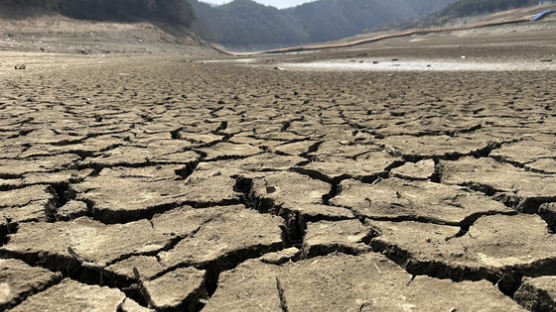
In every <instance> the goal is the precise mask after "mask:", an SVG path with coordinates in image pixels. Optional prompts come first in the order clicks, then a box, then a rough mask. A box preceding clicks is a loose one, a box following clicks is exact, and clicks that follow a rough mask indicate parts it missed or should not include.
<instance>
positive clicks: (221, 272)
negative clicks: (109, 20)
mask: <svg viewBox="0 0 556 312" xmlns="http://www.w3.org/2000/svg"><path fill="white" fill-rule="evenodd" d="M517 29H518V30H519V28H517ZM521 30H524V29H521ZM551 33H552V32H551V31H547V32H544V35H543V34H541V32H539V35H538V37H537V38H538V39H535V40H534V39H531V40H530V41H528V42H529V43H523V45H525V46H543V47H545V48H543V49H541V50H536V49H526V48H523V49H522V48H520V46H521V43H518V44H515V47H516V48H515V50H512V49H508V48H505V49H503V48H501V47H500V45H499V44H498V43H492V44H491V45H490V46H489V45H488V44H485V43H480V42H478V41H479V38H475V39H473V40H471V39H469V41H465V42H466V43H465V49H467V50H465V51H464V52H462V51H461V50H459V49H457V48H455V47H452V46H451V45H452V44H453V43H454V42H455V41H454V40H455V39H454V38H453V37H455V36H456V35H455V34H453V35H452V36H451V37H449V38H448V37H445V36H442V35H441V36H438V37H433V36H426V37H424V38H423V39H424V41H425V42H424V43H423V45H418V46H413V48H412V49H410V48H408V47H405V46H399V44H401V43H403V42H402V41H401V39H400V40H398V41H392V42H391V48H388V47H387V46H386V43H381V44H380V45H378V46H377V45H368V46H363V47H358V48H357V50H354V49H351V50H346V51H340V50H338V51H331V52H324V53H320V54H317V53H308V54H298V55H293V56H287V57H278V56H271V57H265V58H260V59H257V60H255V66H253V64H247V65H246V64H237V62H230V59H229V58H223V60H224V62H222V61H220V62H207V61H191V60H188V59H186V58H184V57H154V56H153V57H144V56H141V57H118V56H112V57H106V56H98V55H96V56H95V55H92V56H91V55H89V56H82V55H81V56H78V55H67V54H20V53H15V52H10V53H7V52H2V57H3V60H4V61H3V63H2V66H1V67H0V69H1V72H2V77H1V79H2V80H1V81H2V92H1V93H0V137H1V138H2V139H1V151H2V153H1V154H0V158H1V159H0V212H1V213H2V220H1V221H0V222H1V223H0V235H1V238H2V243H1V246H0V255H1V257H2V258H3V259H2V260H0V266H1V268H2V269H1V270H0V276H2V279H0V290H1V291H0V309H9V310H10V311H59V310H72V311H76V310H79V311H148V310H149V309H153V310H156V311H183V310H186V311H199V310H201V309H202V310H203V311H290V312H294V311H404V312H405V311H458V312H459V311H522V310H531V311H555V310H556V287H555V286H556V279H555V276H556V236H554V231H555V230H556V206H555V205H556V176H555V175H556V113H555V111H556V104H555V102H554V98H555V97H556V88H555V86H554V83H555V81H554V71H553V70H537V71H519V72H512V71H497V72H487V71H481V70H475V71H465V72H449V71H447V72H426V71H423V72H413V71H406V72H396V73H393V72H349V71H348V72H346V71H332V72H329V71H317V72H304V71H288V70H275V69H273V68H274V66H275V64H276V63H280V62H291V61H294V62H299V61H307V60H311V59H313V58H314V59H319V60H326V59H331V58H344V59H346V58H348V59H349V58H351V57H357V56H356V55H357V54H361V53H366V57H375V56H378V55H382V56H384V57H390V58H399V57H413V58H423V57H425V56H424V53H425V52H424V51H425V50H424V47H425V46H429V45H428V43H427V40H429V41H430V40H432V41H434V42H435V43H436V44H435V45H430V49H429V50H426V51H428V52H427V53H431V54H433V55H442V57H446V58H458V57H460V56H461V54H462V53H465V54H466V55H471V54H470V52H472V51H477V52H476V57H477V58H481V57H483V56H484V57H485V58H488V57H493V58H494V57H499V58H503V59H504V60H509V61H511V60H518V59H521V60H523V59H527V58H531V59H535V60H539V59H540V58H543V59H545V58H547V57H548V58H550V57H552V56H554V42H553V40H554V38H553V37H552V36H551ZM460 35H461V34H460ZM491 35H492V36H495V37H496V36H498V37H497V38H500V39H502V36H499V35H498V34H496V32H492V33H491ZM515 36H517V37H511V36H508V37H506V43H503V46H504V47H508V46H512V44H510V43H511V42H515V39H517V38H522V37H521V36H523V35H522V34H521V33H519V32H518V33H516V34H515ZM512 39H514V40H512ZM406 41H407V38H406ZM415 42H416V41H415ZM420 42H423V41H420ZM442 42H444V43H445V45H443V44H441V43H442ZM508 42H509V43H508ZM404 44H405V43H404ZM502 50H503V51H504V53H506V54H502V55H500V54H499V52H500V51H502ZM388 51H389V52H388ZM412 51H413V53H412ZM354 54H355V55H354ZM431 58H432V57H431ZM429 59H430V58H429ZM16 64H27V66H26V69H25V70H14V69H13V66H15V65H16ZM261 64H262V65H268V66H261Z"/></svg>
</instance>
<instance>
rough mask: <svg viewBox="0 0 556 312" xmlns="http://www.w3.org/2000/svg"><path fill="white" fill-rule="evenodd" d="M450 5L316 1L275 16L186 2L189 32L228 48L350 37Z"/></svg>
mask: <svg viewBox="0 0 556 312" xmlns="http://www.w3.org/2000/svg"><path fill="white" fill-rule="evenodd" d="M454 1H455V0H426V1H423V0H388V1H384V0H320V1H315V2H310V3H306V4H303V5H300V6H297V7H294V8H289V9H284V10H278V9H276V8H274V7H270V6H264V5H261V4H258V3H256V2H254V1H251V0H235V1H233V2H230V3H228V4H226V5H222V6H218V7H212V6H210V5H208V4H205V3H202V2H199V1H198V0H190V3H191V5H192V6H193V10H194V13H195V16H196V21H195V23H194V24H193V30H194V31H195V32H196V33H198V34H199V35H200V36H201V37H203V38H204V39H206V40H208V41H211V42H216V43H220V44H224V45H228V46H237V47H248V46H252V47H256V46H259V47H260V46H279V45H290V44H299V43H314V42H322V41H329V40H336V39H340V38H343V37H348V36H352V35H356V34H359V33H362V32H365V31H368V30H370V29H372V28H374V27H377V26H380V25H383V24H386V23H393V22H404V21H410V20H414V19H417V18H420V17H423V16H426V15H428V14H430V13H431V12H434V11H437V10H439V9H442V8H444V7H445V6H446V5H448V4H450V3H452V2H454Z"/></svg>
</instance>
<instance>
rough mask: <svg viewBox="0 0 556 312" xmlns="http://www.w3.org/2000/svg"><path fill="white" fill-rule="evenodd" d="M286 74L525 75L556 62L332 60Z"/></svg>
mask: <svg viewBox="0 0 556 312" xmlns="http://www.w3.org/2000/svg"><path fill="white" fill-rule="evenodd" d="M279 67H281V68H283V69H286V70H323V71H523V70H535V71H536V70H556V63H555V62H552V61H551V62H548V61H545V62H541V61H540V60H537V61H536V62H524V61H519V62H474V61H466V60H462V61H437V60H435V61H427V60H409V61H405V60H399V61H392V60H388V61H376V60H363V59H359V60H353V59H352V60H328V61H317V62H310V63H281V64H280V65H279Z"/></svg>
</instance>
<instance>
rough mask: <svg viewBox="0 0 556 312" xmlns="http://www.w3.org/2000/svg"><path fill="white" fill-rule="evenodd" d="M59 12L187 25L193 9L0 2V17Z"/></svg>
mask: <svg viewBox="0 0 556 312" xmlns="http://www.w3.org/2000/svg"><path fill="white" fill-rule="evenodd" d="M49 13H59V14H61V15H64V16H67V17H71V18H77V19H86V20H100V21H121V22H122V21H123V22H136V21H164V22H166V23H169V24H170V23H171V24H178V25H185V26H188V25H189V24H191V22H192V21H193V10H192V8H191V5H190V4H189V2H187V0H2V1H1V2H0V17H3V18H10V17H11V18H21V17H25V16H29V15H33V16H36V15H42V14H49Z"/></svg>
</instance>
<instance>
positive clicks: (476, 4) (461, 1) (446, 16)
mask: <svg viewBox="0 0 556 312" xmlns="http://www.w3.org/2000/svg"><path fill="white" fill-rule="evenodd" d="M536 3H538V0H489V1H484V0H458V1H456V2H454V3H452V4H450V5H448V6H446V7H445V8H443V9H441V10H439V11H437V12H434V13H432V14H431V15H430V16H428V17H427V18H426V19H425V21H426V22H427V23H428V24H443V23H445V22H447V21H449V20H451V19H454V18H459V17H466V16H474V15H481V14H488V13H494V12H499V11H504V10H508V9H513V8H520V7H524V6H529V5H535V4H536Z"/></svg>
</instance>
